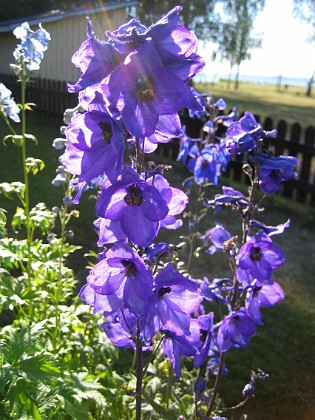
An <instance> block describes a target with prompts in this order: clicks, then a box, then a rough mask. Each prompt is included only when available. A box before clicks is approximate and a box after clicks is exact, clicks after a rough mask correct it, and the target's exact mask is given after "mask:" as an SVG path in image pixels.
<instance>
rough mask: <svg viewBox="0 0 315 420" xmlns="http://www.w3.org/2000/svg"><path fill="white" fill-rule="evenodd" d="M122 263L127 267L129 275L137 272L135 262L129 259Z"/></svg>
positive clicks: (127, 274) (126, 271)
mask: <svg viewBox="0 0 315 420" xmlns="http://www.w3.org/2000/svg"><path fill="white" fill-rule="evenodd" d="M121 263H122V265H123V266H124V267H125V274H126V276H127V277H131V276H133V275H134V274H135V272H136V267H135V265H134V263H133V262H131V261H129V260H122V261H121Z"/></svg>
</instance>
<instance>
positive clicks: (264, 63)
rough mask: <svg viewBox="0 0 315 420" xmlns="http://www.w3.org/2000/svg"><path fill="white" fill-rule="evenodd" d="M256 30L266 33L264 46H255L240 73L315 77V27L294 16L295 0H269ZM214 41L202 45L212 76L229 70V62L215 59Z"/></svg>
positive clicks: (207, 73) (206, 69) (209, 73)
mask: <svg viewBox="0 0 315 420" xmlns="http://www.w3.org/2000/svg"><path fill="white" fill-rule="evenodd" d="M255 32H256V33H260V34H262V48H261V49H256V50H252V58H251V60H247V61H244V62H243V63H242V64H241V67H240V73H241V74H243V75H253V76H272V77H277V76H279V75H282V76H283V77H297V78H309V77H311V75H312V73H313V70H314V68H315V42H314V43H310V42H308V41H307V39H308V38H309V36H310V35H311V33H312V28H311V26H310V25H308V24H307V23H305V22H303V21H300V20H298V19H297V18H294V16H293V14H292V0H266V6H265V9H264V11H263V12H262V13H260V14H259V15H258V16H257V18H256V20H255ZM211 51H212V47H211V46H210V45H208V46H206V47H204V48H201V49H198V52H199V54H201V55H202V57H203V58H204V59H205V61H206V63H207V65H206V68H205V70H204V72H205V74H206V75H207V78H209V79H210V80H211V79H213V78H214V77H215V76H219V77H220V75H226V74H228V72H229V65H228V64H227V63H219V62H218V61H216V62H213V61H211V58H210V57H211Z"/></svg>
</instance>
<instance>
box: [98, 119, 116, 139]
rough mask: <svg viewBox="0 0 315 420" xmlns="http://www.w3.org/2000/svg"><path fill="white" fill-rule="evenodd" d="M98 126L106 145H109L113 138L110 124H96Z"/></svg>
mask: <svg viewBox="0 0 315 420" xmlns="http://www.w3.org/2000/svg"><path fill="white" fill-rule="evenodd" d="M98 126H99V127H100V129H101V130H102V136H103V139H104V141H105V143H106V144H109V143H110V140H111V138H112V136H113V130H112V127H111V125H110V124H108V123H107V122H100V123H98Z"/></svg>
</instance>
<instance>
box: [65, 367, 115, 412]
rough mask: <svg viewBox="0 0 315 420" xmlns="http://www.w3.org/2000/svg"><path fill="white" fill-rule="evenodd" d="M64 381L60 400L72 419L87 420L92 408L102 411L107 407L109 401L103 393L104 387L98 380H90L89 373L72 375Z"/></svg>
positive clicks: (67, 376)
mask: <svg viewBox="0 0 315 420" xmlns="http://www.w3.org/2000/svg"><path fill="white" fill-rule="evenodd" d="M62 381H63V382H62V384H61V385H60V390H59V393H58V394H59V398H60V399H61V401H62V403H63V407H64V410H65V411H66V412H67V413H68V414H69V415H70V416H72V418H75V419H77V420H86V419H87V418H88V412H89V410H90V409H91V408H92V407H96V408H97V409H98V410H100V411H102V410H105V408H106V407H107V401H106V399H105V397H104V396H103V395H102V393H101V391H102V390H104V387H103V386H102V385H101V384H100V383H98V382H97V380H96V379H90V378H89V377H88V376H87V373H82V372H81V373H79V374H75V373H70V375H66V376H64V377H63V378H62Z"/></svg>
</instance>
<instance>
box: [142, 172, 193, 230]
mask: <svg viewBox="0 0 315 420" xmlns="http://www.w3.org/2000/svg"><path fill="white" fill-rule="evenodd" d="M146 182H147V184H149V185H154V187H155V188H156V189H157V190H158V191H159V192H160V194H161V196H162V197H163V199H164V200H165V201H166V204H167V207H168V213H167V216H166V217H165V218H164V219H162V220H160V222H159V224H160V227H164V228H165V229H177V228H179V227H180V226H182V224H183V222H182V220H180V219H176V217H175V216H177V215H179V214H181V213H182V212H183V211H184V209H185V207H186V205H187V203H188V197H187V195H186V194H185V193H184V192H183V191H182V190H180V189H178V188H174V187H170V185H169V183H168V181H167V180H166V179H165V178H164V177H163V176H162V175H160V174H157V175H154V176H152V177H149V178H148V179H147V180H146Z"/></svg>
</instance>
